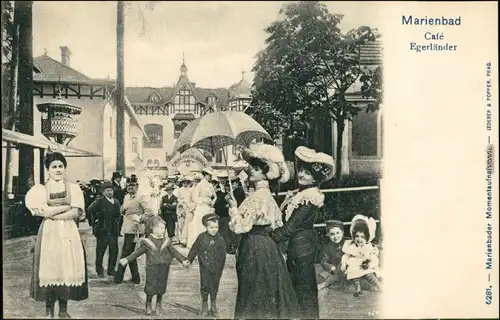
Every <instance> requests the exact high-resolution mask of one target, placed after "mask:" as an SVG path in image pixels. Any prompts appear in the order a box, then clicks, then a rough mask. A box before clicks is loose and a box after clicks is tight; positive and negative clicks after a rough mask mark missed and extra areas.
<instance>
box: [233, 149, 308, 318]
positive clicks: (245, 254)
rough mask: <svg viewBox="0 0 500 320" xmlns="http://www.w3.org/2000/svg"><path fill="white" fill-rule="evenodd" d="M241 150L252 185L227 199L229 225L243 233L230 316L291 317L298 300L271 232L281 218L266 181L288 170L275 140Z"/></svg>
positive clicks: (282, 177)
mask: <svg viewBox="0 0 500 320" xmlns="http://www.w3.org/2000/svg"><path fill="white" fill-rule="evenodd" d="M242 155H243V156H244V159H245V160H246V161H247V162H248V163H249V171H250V174H249V179H250V181H252V182H253V183H254V184H255V188H256V191H255V192H254V193H252V194H251V195H249V196H248V197H247V198H246V199H245V200H244V201H243V202H242V203H241V205H240V206H239V207H238V206H237V203H236V200H234V199H233V198H232V197H231V198H230V199H228V202H229V205H230V209H229V214H230V215H231V221H230V223H229V227H230V228H231V230H232V231H233V232H235V233H237V234H241V235H242V238H241V242H240V245H239V248H238V253H237V258H236V273H237V277H238V293H237V296H236V308H235V315H234V317H235V318H236V319H242V318H245V319H248V318H250V319H263V318H280V319H283V318H285V319H287V318H292V319H293V318H295V317H296V316H298V311H299V308H298V302H297V297H296V296H295V291H294V289H293V285H292V281H291V279H290V275H289V273H288V270H287V267H286V262H285V260H284V258H283V256H282V254H281V252H280V250H279V248H278V245H277V244H276V242H275V241H273V239H272V238H271V236H270V233H271V232H272V230H275V229H277V228H279V227H282V226H283V222H282V216H281V211H280V209H279V207H278V205H277V204H276V201H275V200H274V198H273V196H272V194H271V190H270V189H269V181H271V180H279V181H280V182H282V183H284V182H286V181H287V180H288V179H289V177H290V173H289V172H288V169H287V167H286V165H285V159H284V157H283V154H282V153H281V151H280V150H279V149H278V148H276V147H275V146H271V145H267V144H252V145H251V146H250V148H249V149H246V150H244V151H243V152H242Z"/></svg>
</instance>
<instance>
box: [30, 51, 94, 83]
mask: <svg viewBox="0 0 500 320" xmlns="http://www.w3.org/2000/svg"><path fill="white" fill-rule="evenodd" d="M33 66H34V67H35V68H36V70H35V74H43V75H44V76H45V77H47V76H48V77H55V78H57V79H59V78H60V79H61V81H64V80H90V78H89V77H87V76H86V75H84V74H83V73H81V72H79V71H77V70H75V69H73V68H71V67H69V66H67V65H65V64H62V63H61V62H59V61H57V60H55V59H53V58H51V57H49V56H48V55H42V56H39V57H36V58H33ZM36 71H38V72H36Z"/></svg>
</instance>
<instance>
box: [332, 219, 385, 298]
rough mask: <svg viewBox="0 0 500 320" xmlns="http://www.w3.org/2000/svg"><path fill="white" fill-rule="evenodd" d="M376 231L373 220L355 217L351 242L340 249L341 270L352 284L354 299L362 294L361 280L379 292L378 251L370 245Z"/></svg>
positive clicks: (352, 223)
mask: <svg viewBox="0 0 500 320" xmlns="http://www.w3.org/2000/svg"><path fill="white" fill-rule="evenodd" d="M376 230H377V223H376V222H375V220H374V219H373V218H368V217H365V216H363V215H356V216H355V217H354V218H353V219H352V222H351V229H350V231H351V240H347V241H345V243H344V246H343V247H342V251H343V252H344V255H343V256H342V261H341V270H342V271H343V272H344V273H345V275H346V278H347V280H349V281H352V282H353V283H354V286H355V288H356V292H355V293H354V296H355V297H358V296H359V295H361V294H362V293H363V292H362V291H361V281H360V280H361V279H364V280H366V281H368V283H370V284H371V285H373V286H375V288H376V289H377V290H380V285H381V281H380V277H381V276H380V268H379V250H378V249H377V247H375V246H374V245H373V244H372V243H371V242H372V241H373V239H374V238H375V231H376Z"/></svg>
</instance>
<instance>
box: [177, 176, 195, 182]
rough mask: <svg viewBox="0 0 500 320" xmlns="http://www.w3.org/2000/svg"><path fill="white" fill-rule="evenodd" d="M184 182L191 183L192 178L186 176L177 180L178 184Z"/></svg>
mask: <svg viewBox="0 0 500 320" xmlns="http://www.w3.org/2000/svg"><path fill="white" fill-rule="evenodd" d="M184 181H187V182H191V181H193V177H191V176H188V175H184V176H181V177H180V178H179V182H184Z"/></svg>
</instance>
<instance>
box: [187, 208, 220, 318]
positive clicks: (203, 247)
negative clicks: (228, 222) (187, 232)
mask: <svg viewBox="0 0 500 320" xmlns="http://www.w3.org/2000/svg"><path fill="white" fill-rule="evenodd" d="M202 222H203V225H204V226H205V227H206V228H207V231H206V232H204V233H202V234H200V235H199V236H198V238H197V239H196V241H195V242H194V244H193V246H192V247H191V250H189V254H188V256H187V260H188V261H189V263H192V262H193V260H194V258H195V257H196V256H198V263H199V265H200V291H201V301H202V306H201V314H202V315H204V316H210V315H211V316H214V317H217V316H218V315H219V313H218V311H217V293H218V291H219V283H220V278H221V276H222V271H223V269H224V264H225V263H226V242H225V241H224V238H223V237H222V236H221V235H220V234H219V233H218V232H219V216H218V215H216V214H213V213H211V214H207V215H205V216H204V217H203V218H202ZM209 295H210V311H209V310H208V296H209Z"/></svg>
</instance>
